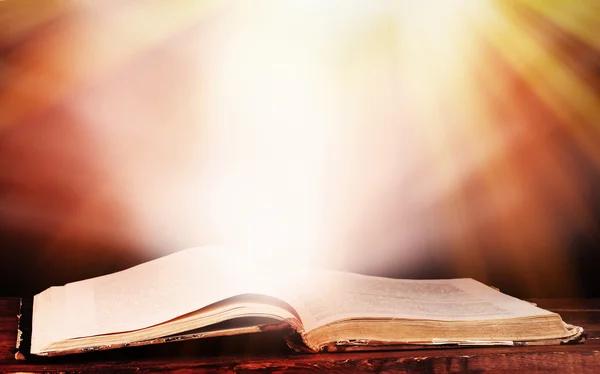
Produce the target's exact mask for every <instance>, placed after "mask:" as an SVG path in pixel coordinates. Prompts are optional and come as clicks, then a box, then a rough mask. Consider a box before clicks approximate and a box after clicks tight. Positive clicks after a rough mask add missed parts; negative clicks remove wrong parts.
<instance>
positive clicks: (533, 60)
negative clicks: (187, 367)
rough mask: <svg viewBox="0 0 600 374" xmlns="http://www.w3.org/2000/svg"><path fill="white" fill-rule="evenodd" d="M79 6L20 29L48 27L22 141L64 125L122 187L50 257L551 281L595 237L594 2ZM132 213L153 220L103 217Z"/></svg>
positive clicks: (30, 87) (19, 122)
mask: <svg viewBox="0 0 600 374" xmlns="http://www.w3.org/2000/svg"><path fill="white" fill-rule="evenodd" d="M0 3H1V2H0ZM57 4H58V3H57ZM73 4H74V3H73ZM77 4H78V5H75V4H74V5H73V6H72V7H62V6H59V5H57V6H56V7H54V8H52V7H50V8H48V9H46V8H44V9H43V11H40V12H39V13H35V12H33V13H35V16H31V17H29V18H27V17H25V18H26V21H23V22H22V23H18V22H17V23H15V24H14V25H11V27H10V29H11V30H14V34H12V35H14V39H15V40H20V39H19V38H21V37H23V35H26V34H27V33H32V31H31V30H34V29H35V27H36V25H38V26H39V25H46V26H47V27H48V29H47V30H46V31H47V32H44V33H39V34H36V33H32V35H33V36H31V38H30V40H29V41H28V43H25V44H23V45H22V46H19V47H15V46H13V47H11V48H8V47H7V48H5V50H6V51H8V52H6V53H7V57H6V59H5V60H6V64H7V65H10V67H11V69H10V74H8V76H9V78H10V80H9V83H8V84H7V85H6V86H7V87H10V89H5V90H2V91H0V134H2V133H4V134H9V133H10V132H11V131H12V130H13V129H18V128H19V126H21V127H23V128H27V125H28V124H29V123H30V122H33V123H35V122H36V121H37V122H44V121H46V119H47V118H48V119H53V118H58V119H55V121H56V122H57V123H59V124H63V123H67V124H68V123H71V122H69V121H72V123H75V124H76V125H75V126H74V127H76V128H77V130H78V131H80V132H81V134H84V135H81V137H85V139H88V138H89V139H91V140H90V141H89V144H88V143H83V142H82V144H83V145H81V150H82V152H81V153H79V155H80V156H81V157H83V155H85V156H86V157H89V159H92V160H93V162H94V164H93V165H94V167H96V168H97V169H98V170H100V171H98V174H99V175H100V176H96V177H97V180H98V181H97V182H96V181H94V182H89V183H90V184H92V185H93V188H91V189H90V191H91V192H89V196H85V198H84V199H82V200H83V202H81V203H78V204H77V206H76V207H74V208H73V207H70V209H66V211H67V212H66V213H63V214H65V217H63V219H60V220H59V221H60V223H59V224H56V225H55V226H51V228H50V229H48V228H46V229H47V230H52V232H53V233H54V234H53V235H54V239H55V241H54V242H52V243H50V244H49V245H50V246H59V245H60V243H61V240H62V238H64V237H69V235H75V233H80V232H83V233H84V234H86V233H87V234H89V235H90V236H94V237H100V238H102V239H104V238H105V237H112V236H118V235H122V236H127V240H130V241H131V242H133V243H134V244H135V245H136V246H137V247H140V248H152V249H155V250H156V254H162V253H164V252H169V251H172V250H174V249H177V248H183V247H189V246H197V245H204V244H210V243H217V244H222V245H228V246H232V247H234V248H237V251H239V252H247V253H248V254H251V255H252V256H253V257H258V258H259V259H260V261H263V262H278V263H298V262H328V263H332V264H333V265H334V266H336V267H338V268H339V267H351V268H353V269H359V270H362V271H369V272H374V273H386V272H396V274H405V273H409V271H410V270H411V269H413V268H416V267H419V266H424V267H427V266H429V265H431V264H432V263H434V262H435V261H439V262H440V263H444V264H446V263H447V261H446V259H450V260H449V261H452V264H451V265H448V266H453V267H456V268H457V271H461V270H464V271H465V273H468V275H469V276H473V275H476V276H478V277H479V279H480V280H482V281H486V276H487V266H488V265H489V264H490V263H498V262H502V261H504V262H505V263H503V264H502V265H501V266H505V267H506V268H516V269H521V270H520V271H522V272H523V275H522V278H523V280H524V284H527V287H531V288H532V289H535V288H536V287H540V284H541V283H542V280H543V279H547V278H550V277H551V275H552V272H553V270H556V269H557V268H559V267H560V266H561V264H563V263H564V262H565V256H564V252H565V250H564V247H565V246H566V245H567V244H568V243H569V240H570V239H571V236H572V235H575V234H573V233H574V232H580V231H581V230H584V229H589V228H591V227H593V222H592V221H593V220H592V217H593V214H594V212H592V211H591V209H592V208H590V203H589V201H588V200H586V199H587V197H586V196H587V195H586V191H587V190H586V188H588V187H586V186H587V184H586V183H587V182H586V181H587V179H586V177H588V176H589V175H591V174H593V173H597V172H598V168H600V150H599V149H600V148H599V147H598V146H597V144H598V141H599V139H600V128H599V127H598V124H599V123H600V111H599V110H598V108H599V107H600V95H599V93H598V90H599V87H600V79H599V78H598V75H597V58H598V54H599V53H600V41H599V40H600V38H599V37H598V36H597V35H598V32H597V30H596V29H597V27H596V26H597V24H598V22H597V21H598V19H597V18H598V17H597V14H598V5H597V4H596V3H595V2H593V1H591V0H589V1H588V0H586V1H572V2H567V1H564V2H561V1H542V0H524V1H521V2H510V3H507V2H503V1H500V0H480V1H477V0H439V1H438V0H421V1H412V0H401V1H335V2H321V1H291V0H290V1H276V0H265V1H253V2H229V1H218V2H204V1H189V2H187V1H184V2H178V4H177V6H174V5H172V4H167V3H166V2H162V1H145V2H143V3H137V2H125V3H123V4H119V5H115V4H112V3H111V5H110V6H108V5H106V4H105V3H104V2H93V3H91V2H80V3H77ZM0 6H2V5H0ZM115 8H118V9H115ZM21 10H22V9H21ZM33 13H32V14H33ZM22 17H24V16H22ZM62 17H64V19H66V21H61V20H62V19H63V18H62ZM9 18H10V17H9ZM8 21H10V19H7V22H8ZM10 39H11V37H10V36H3V35H0V42H5V43H8V42H10ZM7 40H8V41H7ZM9 44H10V43H9ZM16 44H18V43H17V42H15V45H16ZM7 71H8V70H7ZM56 113H62V114H61V115H62V117H61V116H59V115H56ZM44 123H45V122H44ZM65 126H66V127H67V128H68V129H69V128H70V127H68V126H67V125H65ZM76 139H79V138H76ZM8 143H9V142H8ZM15 143H16V144H17V145H16V146H14V149H17V151H15V152H19V151H18V150H19V149H20V148H19V144H18V141H15ZM50 143H51V142H50ZM9 144H12V143H9ZM62 145H63V144H62V143H61V140H56V139H55V143H51V144H50V145H48V147H50V148H51V149H55V150H61V149H62V148H61V146H62ZM52 147H53V148H52ZM56 152H57V153H60V152H59V151H56ZM34 153H35V152H34ZM74 153H76V152H74ZM65 158H66V159H73V160H75V159H76V157H70V158H69V157H66V156H65ZM75 162H76V161H73V163H75ZM587 162H589V163H590V165H588V164H587ZM3 165H4V164H3ZM88 166H89V165H88ZM13 169H14V170H15V171H14V173H15V174H13V179H15V180H17V179H18V180H21V179H23V178H25V177H28V175H29V174H28V173H27V172H23V171H22V170H17V169H19V168H18V167H12V169H11V170H13ZM6 170H8V167H7V168H6ZM34 170H37V169H34ZM69 170H70V169H69ZM27 171H28V170H27ZM19 173H20V174H19ZM586 173H587V174H586ZM67 174H69V173H67ZM70 174H73V175H74V174H77V173H70ZM14 175H17V176H18V178H17V177H14ZM31 175H35V176H38V175H44V174H43V173H41V172H40V173H31ZM594 175H595V174H594ZM589 178H592V177H589ZM7 179H10V178H7ZM80 183H81V184H85V183H86V182H85V181H83V182H81V181H80ZM25 184H26V183H25ZM65 184H66V185H69V183H65ZM40 185H41V186H42V187H39V190H45V185H44V184H43V183H41V184H40ZM76 187H77V184H76V186H75V187H73V189H74V190H77V188H76ZM61 188H62V190H65V189H67V188H64V187H61ZM588 195H589V194H588ZM110 204H114V205H117V206H119V207H120V208H122V209H123V211H124V212H126V214H124V216H126V218H127V219H126V221H130V222H133V223H132V226H133V227H129V226H127V227H124V228H121V227H117V228H115V226H118V225H116V224H114V223H113V222H110V220H98V221H99V222H96V224H95V225H92V224H89V226H86V224H88V222H89V221H88V220H86V217H88V216H89V215H90V214H91V213H93V212H96V211H98V210H100V211H101V210H102V208H103V207H104V206H111V205H110ZM1 209H2V206H0V213H1V212H2V210H1ZM6 210H8V209H6ZM13 210H18V209H12V208H11V211H13ZM124 220H125V219H124ZM21 221H22V222H24V223H23V225H25V224H30V225H38V226H40V227H41V226H43V223H40V222H42V221H41V220H27V219H25V218H21ZM30 222H33V223H30ZM38 226H35V227H36V228H37V227H38ZM86 230H88V231H86ZM84 234H82V236H85V235H84ZM539 258H543V259H544V261H546V262H547V264H546V265H545V266H544V267H541V268H542V270H540V271H539V274H536V275H535V276H534V275H531V274H532V273H531V271H530V270H527V269H531V268H536V267H537V265H538V262H537V261H538V259H539ZM432 266H433V265H432ZM409 274H410V273H409ZM565 277H568V274H567V275H565Z"/></svg>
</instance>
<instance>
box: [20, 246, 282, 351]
mask: <svg viewBox="0 0 600 374" xmlns="http://www.w3.org/2000/svg"><path fill="white" fill-rule="evenodd" d="M273 277H274V275H272V274H270V273H269V272H267V271H264V269H263V270H262V271H259V270H258V268H257V267H256V266H255V265H254V263H253V262H252V260H251V259H250V258H247V257H244V256H240V255H235V254H233V253H232V252H231V251H228V250H225V249H224V248H221V247H203V248H192V249H187V250H184V251H181V252H177V253H174V254H172V255H169V256H165V257H162V258H159V259H157V260H154V261H150V262H147V263H144V264H141V265H138V266H135V267H133V268H130V269H127V270H124V271H121V272H118V273H114V274H109V275H105V276H101V277H97V278H92V279H88V280H84V281H80V282H75V283H69V284H67V285H65V286H63V287H52V288H50V289H48V290H46V291H44V292H42V293H41V294H39V295H37V296H36V297H35V300H34V317H33V326H32V347H31V348H32V352H36V351H39V350H40V349H41V348H42V347H43V346H45V345H46V344H48V343H49V342H52V341H58V340H65V339H71V338H78V337H84V336H93V335H100V334H109V333H115V332H123V331H131V330H137V329H141V328H146V327H149V326H153V325H157V324H160V323H163V322H165V321H168V320H171V319H174V318H176V317H179V316H182V315H185V314H187V313H190V312H193V311H196V310H198V309H201V308H203V307H206V306H208V305H211V304H213V303H216V302H218V301H222V300H224V299H227V298H230V297H233V296H236V295H242V294H262V295H267V296H273V297H277V298H281V296H282V295H283V294H285V292H282V291H281V289H280V288H279V287H278V280H277V279H274V278H273ZM284 301H285V300H284Z"/></svg>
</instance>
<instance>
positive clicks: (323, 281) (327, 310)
mask: <svg viewBox="0 0 600 374" xmlns="http://www.w3.org/2000/svg"><path fill="white" fill-rule="evenodd" d="M305 290H306V292H303V293H302V294H301V295H300V300H301V302H298V303H297V305H296V304H295V305H294V306H295V307H296V309H297V310H298V313H299V314H300V317H301V318H302V321H303V323H304V327H305V331H310V330H312V329H315V328H318V327H320V326H323V325H326V324H329V323H332V322H335V321H338V320H343V319H360V318H384V319H388V318H389V319H391V318H402V319H426V320H440V321H469V320H473V321H475V320H492V319H504V318H517V317H527V316H538V315H548V314H553V313H552V312H549V311H546V310H543V309H540V308H537V307H536V306H534V305H532V304H530V303H528V302H525V301H523V300H519V299H516V298H514V297H511V296H508V295H505V294H503V293H501V292H498V291H496V290H495V289H493V288H491V287H488V286H486V285H484V284H482V283H480V282H477V281H475V280H473V279H447V280H403V279H390V278H380V277H372V276H365V275H359V274H353V273H344V272H334V271H319V272H318V273H316V274H315V276H314V277H313V278H312V280H311V282H309V285H308V286H307V287H306V288H305Z"/></svg>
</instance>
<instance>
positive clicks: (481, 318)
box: [31, 247, 582, 355]
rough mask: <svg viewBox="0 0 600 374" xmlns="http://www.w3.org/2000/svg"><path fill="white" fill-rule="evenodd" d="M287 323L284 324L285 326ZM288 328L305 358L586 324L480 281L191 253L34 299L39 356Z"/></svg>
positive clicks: (563, 330)
mask: <svg viewBox="0 0 600 374" xmlns="http://www.w3.org/2000/svg"><path fill="white" fill-rule="evenodd" d="M284 327H285V329H284ZM266 328H282V331H295V332H296V333H297V334H295V337H296V339H291V338H288V343H289V344H290V346H292V347H293V348H296V349H300V350H304V351H312V352H318V351H322V350H329V351H336V350H344V349H345V348H351V349H373V348H378V349H382V348H383V349H385V348H386V347H391V346H406V345H408V346H422V345H440V344H442V345H443V344H467V345H482V344H483V345H487V344H490V345H491V344H508V345H514V344H517V345H518V344H526V343H532V344H544V343H545V344H548V343H550V344H552V343H554V344H558V343H560V342H568V341H570V340H574V339H577V338H578V337H580V336H581V334H582V329H581V328H580V327H575V326H570V325H567V324H565V323H563V321H562V320H561V317H560V316H559V315H558V314H555V313H552V312H549V311H546V310H543V309H540V308H538V307H536V306H534V305H532V304H530V303H528V302H525V301H522V300H519V299H516V298H513V297H510V296H508V295H505V294H502V293H501V292H498V291H497V290H495V289H493V288H491V287H488V286H486V285H484V284H482V283H479V282H477V281H475V280H472V279H448V280H400V279H388V278H379V277H372V276H365V275H358V274H352V273H345V272H336V271H327V270H317V269H305V268H295V267H294V265H293V264H290V265H289V268H286V269H273V268H269V267H265V266H261V265H259V264H256V263H253V261H252V260H251V259H249V258H244V257H240V256H233V255H232V254H230V253H227V252H226V251H223V250H222V249H220V248H214V247H205V248H192V249H188V250H184V251H181V252H177V253H174V254H172V255H169V256H166V257H162V258H159V259H157V260H154V261H150V262H147V263H144V264H141V265H138V266H135V267H133V268H130V269H127V270H124V271H121V272H118V273H114V274H110V275H106V276H101V277H98V278H93V279H88V280H84V281H80V282H75V283H69V284H67V285H65V286H62V287H51V288H49V289H47V290H46V291H44V292H42V293H40V294H38V295H36V296H35V298H34V304H33V322H32V336H31V353H32V354H36V355H60V354H68V353H77V352H86V351H90V350H99V349H110V348H119V347H123V346H132V345H143V344H153V343H160V342H168V341H175V340H181V339H191V338H203V337H211V336H219V335H221V336H222V335H233V334H242V333H250V332H260V331H264V330H265V329H266Z"/></svg>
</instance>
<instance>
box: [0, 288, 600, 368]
mask: <svg viewBox="0 0 600 374" xmlns="http://www.w3.org/2000/svg"><path fill="white" fill-rule="evenodd" d="M535 302H537V303H538V304H539V305H540V306H541V307H542V308H545V309H550V310H553V311H556V312H558V313H560V314H561V315H562V317H563V319H564V320H565V321H567V322H569V323H571V324H575V325H579V326H582V327H583V328H584V329H585V330H586V333H587V341H586V342H585V343H583V344H578V345H563V346H541V347H481V348H455V349H428V350H412V351H388V352H385V351H384V352H363V353H337V354H336V353H329V354H317V355H311V354H295V353H292V352H290V350H289V349H288V348H287V346H286V345H285V343H284V342H283V340H282V339H281V336H279V335H274V334H273V335H271V334H268V333H266V334H253V335H246V336H236V337H226V338H213V339H204V340H196V341H187V342H181V343H170V344H162V345H155V346H146V347H136V348H128V349H119V350H114V351H104V352H95V353H87V354H81V355H74V356H65V357H54V358H37V357H36V358H33V359H29V360H27V361H17V360H15V358H14V354H15V349H14V345H15V341H16V331H17V313H18V299H15V298H0V372H3V373H5V372H14V373H17V372H21V373H22V372H67V373H69V372H84V373H96V372H103V373H104V372H107V371H110V372H137V373H153V372H165V371H176V372H180V373H190V372H194V373H195V372H206V371H210V372H214V371H217V370H222V371H229V372H231V371H240V372H246V371H262V372H280V371H285V372H288V371H302V372H305V371H317V372H320V371H324V370H326V369H331V370H334V371H346V372H356V371H365V372H379V373H383V372H403V373H417V372H423V373H467V372H469V373H488V372H489V373H492V372H493V373H514V372H515V371H520V372H527V373H533V372H544V373H547V372H558V373H593V372H599V373H600V299H590V300H574V299H547V300H535Z"/></svg>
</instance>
